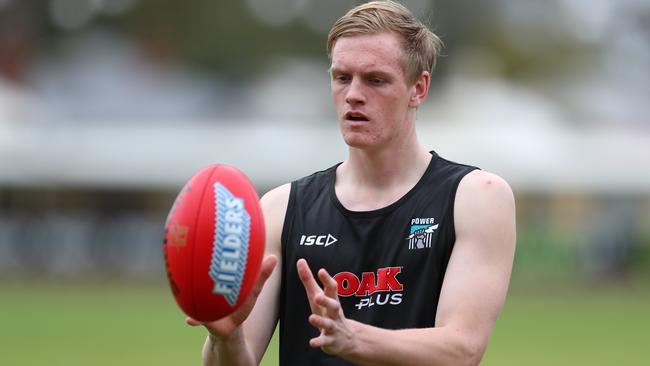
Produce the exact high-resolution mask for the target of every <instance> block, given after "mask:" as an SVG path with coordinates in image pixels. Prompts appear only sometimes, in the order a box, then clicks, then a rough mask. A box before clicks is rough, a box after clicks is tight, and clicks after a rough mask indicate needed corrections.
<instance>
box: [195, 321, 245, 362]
mask: <svg viewBox="0 0 650 366" xmlns="http://www.w3.org/2000/svg"><path fill="white" fill-rule="evenodd" d="M208 334H209V333H208ZM203 365H204V366H220V365H222V366H226V365H227V366H231V365H232V366H249V365H257V362H255V358H254V357H253V354H252V352H251V351H250V348H249V347H248V344H247V343H246V339H245V338H244V331H243V329H242V328H241V327H240V328H239V329H238V330H237V331H235V333H234V334H233V335H232V336H231V337H229V338H228V339H223V340H221V339H217V338H216V337H213V336H212V335H208V337H207V339H206V340H205V344H204V345H203Z"/></svg>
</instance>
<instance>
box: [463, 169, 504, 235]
mask: <svg viewBox="0 0 650 366" xmlns="http://www.w3.org/2000/svg"><path fill="white" fill-rule="evenodd" d="M514 220H515V199H514V195H513V192H512V189H511V188H510V185H509V184H508V183H507V182H506V181H505V180H504V179H503V178H501V177H499V176H498V175H496V174H493V173H490V172H486V171H483V170H474V171H472V172H470V173H468V174H467V175H466V176H465V177H463V179H462V180H461V182H460V184H459V186H458V190H457V192H456V200H455V204H454V221H455V223H456V224H455V226H456V230H457V234H462V233H465V234H466V233H473V234H476V235H485V234H487V233H488V232H493V231H494V230H496V229H498V228H501V229H504V228H505V229H507V230H511V229H514Z"/></svg>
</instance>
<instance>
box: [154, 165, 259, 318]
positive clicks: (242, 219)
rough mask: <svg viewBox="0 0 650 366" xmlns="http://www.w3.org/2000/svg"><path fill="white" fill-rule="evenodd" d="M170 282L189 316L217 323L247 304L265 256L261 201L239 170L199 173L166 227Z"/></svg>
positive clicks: (213, 167)
mask: <svg viewBox="0 0 650 366" xmlns="http://www.w3.org/2000/svg"><path fill="white" fill-rule="evenodd" d="M163 252H164V255H165V266H166V270H167V277H168V279H169V285H170V286H171V289H172V293H173V294H174V297H175V298H176V302H177V303H178V305H179V306H180V307H181V309H182V310H183V312H185V314H187V315H189V316H190V317H192V318H194V319H196V320H200V321H213V320H217V319H220V318H223V317H224V316H226V315H228V314H230V313H232V312H233V311H234V310H235V309H236V308H237V307H238V306H239V305H241V304H242V302H244V300H245V299H246V297H247V296H248V293H249V292H250V290H251V288H252V286H253V283H254V282H255V280H256V278H257V276H258V274H259V270H260V266H261V263H262V257H263V256H264V218H263V216H262V209H261V207H260V203H259V197H258V196H257V193H256V192H255V188H254V187H253V185H252V184H251V183H250V181H249V180H248V178H247V177H246V176H245V175H244V174H243V173H242V172H240V171H239V170H237V169H235V168H233V167H231V166H228V165H221V164H213V165H209V166H207V167H205V168H203V169H201V170H200V171H199V172H198V173H196V174H195V175H194V176H192V178H190V180H189V182H187V184H185V186H184V187H183V189H182V190H181V192H180V193H179V194H178V197H176V201H174V205H173V206H172V208H171V210H170V211H169V215H168V216H167V221H166V222H165V238H164V241H163Z"/></svg>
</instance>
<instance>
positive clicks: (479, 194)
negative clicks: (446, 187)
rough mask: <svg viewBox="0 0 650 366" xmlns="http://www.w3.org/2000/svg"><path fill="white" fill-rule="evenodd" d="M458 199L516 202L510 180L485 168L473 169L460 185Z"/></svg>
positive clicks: (457, 193)
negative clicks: (507, 180)
mask: <svg viewBox="0 0 650 366" xmlns="http://www.w3.org/2000/svg"><path fill="white" fill-rule="evenodd" d="M456 199H457V200H458V199H462V200H482V201H483V200H485V201H504V202H508V201H511V202H514V195H513V193H512V189H511V188H510V185H509V184H508V182H506V181H505V179H503V178H501V177H500V176H498V175H496V174H494V173H490V172H486V171H484V170H478V169H477V170H473V171H471V172H470V173H468V174H467V175H465V176H464V177H463V179H462V180H461V181H460V183H459V185H458V190H457V192H456Z"/></svg>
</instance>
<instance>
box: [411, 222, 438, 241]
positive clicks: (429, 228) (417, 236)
mask: <svg viewBox="0 0 650 366" xmlns="http://www.w3.org/2000/svg"><path fill="white" fill-rule="evenodd" d="M437 228H438V224H434V219H433V217H424V218H422V217H418V218H414V219H411V230H410V235H409V236H408V237H407V238H406V239H407V240H408V242H409V249H425V248H431V240H432V237H433V232H434V231H436V229H437Z"/></svg>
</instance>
